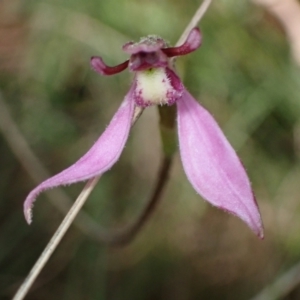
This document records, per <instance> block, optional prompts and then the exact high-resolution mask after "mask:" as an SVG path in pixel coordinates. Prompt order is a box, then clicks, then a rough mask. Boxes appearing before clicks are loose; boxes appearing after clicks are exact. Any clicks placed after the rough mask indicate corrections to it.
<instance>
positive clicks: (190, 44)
mask: <svg viewBox="0 0 300 300" xmlns="http://www.w3.org/2000/svg"><path fill="white" fill-rule="evenodd" d="M201 43H202V35H201V32H200V30H199V28H193V29H192V30H191V31H190V33H189V35H188V37H187V39H186V41H185V42H184V43H183V44H182V45H181V46H178V47H169V48H163V49H161V50H162V51H163V52H164V53H165V54H166V55H167V56H168V57H174V56H181V55H186V54H189V53H191V52H193V51H195V50H197V49H198V48H199V47H200V46H201Z"/></svg>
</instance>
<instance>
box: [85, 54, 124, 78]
mask: <svg viewBox="0 0 300 300" xmlns="http://www.w3.org/2000/svg"><path fill="white" fill-rule="evenodd" d="M90 63H91V67H92V68H93V69H94V70H95V71H96V72H97V73H99V74H101V75H106V76H109V75H115V74H117V73H120V72H122V71H124V70H125V69H126V68H127V67H128V63H129V60H126V61H124V62H123V63H121V64H119V65H117V66H113V67H110V66H107V65H106V64H105V63H104V61H103V59H102V57H100V56H93V57H92V58H91V61H90Z"/></svg>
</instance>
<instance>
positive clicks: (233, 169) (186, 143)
mask: <svg viewBox="0 0 300 300" xmlns="http://www.w3.org/2000/svg"><path fill="white" fill-rule="evenodd" d="M177 109H178V134H179V144H180V153H181V159H182V163H183V167H184V170H185V173H186V175H187V177H188V179H189V181H190V182H191V184H192V185H193V187H194V188H195V190H196V191H197V192H198V193H199V194H200V195H201V196H202V197H203V198H204V199H206V200H207V201H209V202H210V203H211V204H213V205H215V206H217V207H218V208H220V209H223V210H225V211H228V212H230V213H232V214H234V215H236V216H238V217H239V218H241V219H242V220H243V221H244V222H245V223H246V224H247V225H248V226H249V227H250V228H251V229H252V230H253V231H254V232H255V233H256V234H257V235H258V236H259V237H260V238H263V226H262V221H261V217H260V213H259V210H258V207H257V204H256V201H255V198H254V195H253V192H252V189H251V185H250V182H249V179H248V177H247V174H246V172H245V169H244V167H243V165H242V164H241V162H240V160H239V158H238V157H237V155H236V153H235V151H234V150H233V148H232V147H231V145H230V144H229V142H228V141H227V139H226V137H225V136H224V134H223V133H222V131H221V129H220V127H219V126H218V124H217V123H216V121H215V120H214V119H213V117H212V116H211V114H210V113H209V112H208V111H206V110H205V109H204V108H203V107H202V106H200V104H199V103H198V102H197V101H196V100H195V99H194V98H193V97H192V96H191V95H190V94H189V93H188V92H187V91H186V90H185V91H184V92H183V96H182V98H181V99H179V100H178V101H177Z"/></svg>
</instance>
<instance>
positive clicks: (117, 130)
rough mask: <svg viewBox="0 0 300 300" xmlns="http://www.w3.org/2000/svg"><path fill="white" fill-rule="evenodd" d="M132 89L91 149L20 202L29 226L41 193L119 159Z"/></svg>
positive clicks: (97, 172)
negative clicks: (36, 200) (34, 206)
mask: <svg viewBox="0 0 300 300" xmlns="http://www.w3.org/2000/svg"><path fill="white" fill-rule="evenodd" d="M134 88H135V84H133V85H132V87H131V89H130V91H129V92H128V94H127V95H126V96H125V99H124V101H123V103H122V104H121V106H120V108H119V110H118V111H117V112H116V114H115V115H114V117H113V119H112V120H111V122H110V124H109V125H108V126H107V128H106V130H105V131H104V132H103V134H102V135H101V136H100V138H99V139H98V140H97V141H96V142H95V144H94V145H93V146H92V148H91V149H90V150H89V151H88V152H87V153H86V154H85V155H83V156H82V157H81V158H80V159H79V160H78V161H77V162H76V163H75V164H73V165H72V166H70V167H69V168H67V169H65V170H64V171H62V172H60V173H59V174H57V175H55V176H53V177H51V178H49V179H47V180H45V181H44V182H42V183H41V184H40V185H38V186H37V187H36V188H35V189H34V190H32V191H31V193H30V194H29V195H28V197H27V198H26V200H25V202H24V214H25V218H26V220H27V222H28V223H29V224H30V223H31V214H32V213H31V210H32V206H33V202H34V201H35V199H36V197H37V196H38V195H39V194H40V193H41V192H43V191H44V190H47V189H50V188H54V187H57V186H60V185H67V184H71V183H75V182H78V181H84V180H87V179H90V178H92V177H95V176H98V175H100V174H102V173H104V172H105V171H107V170H108V169H110V168H111V167H112V166H113V165H114V164H115V162H116V161H117V160H118V159H119V157H120V155H121V153H122V150H123V148H124V145H125V143H126V141H127V138H128V135H129V131H130V127H131V121H132V117H133V110H134V100H133V92H134Z"/></svg>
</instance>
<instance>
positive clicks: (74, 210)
mask: <svg viewBox="0 0 300 300" xmlns="http://www.w3.org/2000/svg"><path fill="white" fill-rule="evenodd" d="M99 178H100V176H99V177H95V178H93V179H91V180H89V181H88V183H87V184H86V186H85V187H84V189H83V191H82V192H81V193H80V195H79V196H78V198H77V200H76V201H75V203H74V204H73V206H72V207H71V209H70V210H69V212H68V213H67V215H66V217H65V218H64V220H63V221H62V223H61V224H60V226H59V227H58V229H57V230H56V232H55V233H54V235H53V237H52V238H51V240H50V242H49V243H48V245H47V246H46V248H45V249H44V251H43V253H42V254H41V256H40V257H39V259H38V260H37V262H36V263H35V265H34V266H33V268H32V269H31V271H30V273H29V274H28V276H27V278H26V279H25V281H24V282H23V284H22V285H21V287H20V288H19V290H18V291H17V293H16V294H15V296H14V298H13V300H22V299H24V297H25V296H26V294H27V292H28V290H29V289H30V287H31V286H32V284H33V283H34V281H35V279H36V278H37V276H38V275H39V273H40V272H41V270H42V268H43V267H44V266H45V264H46V263H47V261H48V260H49V258H50V256H51V255H52V253H53V251H54V250H55V249H56V247H57V245H58V244H59V243H60V241H61V239H62V238H63V236H64V235H65V233H66V231H67V230H68V229H69V227H70V226H71V224H72V222H73V220H74V219H75V217H76V216H77V214H78V213H79V211H80V209H81V208H82V206H83V205H84V203H85V201H86V199H87V198H88V196H89V195H90V193H91V192H92V191H93V189H94V187H95V185H96V184H97V182H98V180H99Z"/></svg>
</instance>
